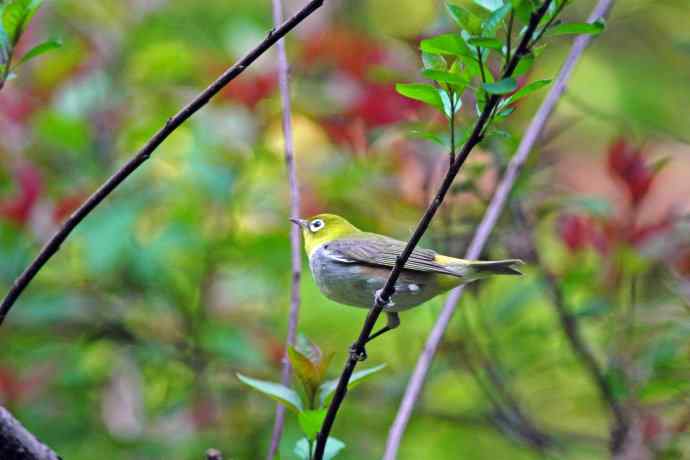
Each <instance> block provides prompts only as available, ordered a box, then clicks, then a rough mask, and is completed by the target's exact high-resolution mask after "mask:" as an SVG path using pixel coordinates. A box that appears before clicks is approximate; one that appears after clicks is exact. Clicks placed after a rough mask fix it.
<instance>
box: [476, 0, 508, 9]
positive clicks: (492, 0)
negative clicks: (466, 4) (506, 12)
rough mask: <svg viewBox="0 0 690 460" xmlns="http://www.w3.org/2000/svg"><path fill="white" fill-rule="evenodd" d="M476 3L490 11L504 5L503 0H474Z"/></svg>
mask: <svg viewBox="0 0 690 460" xmlns="http://www.w3.org/2000/svg"><path fill="white" fill-rule="evenodd" d="M474 3H476V4H477V5H479V6H481V7H482V8H485V9H487V10H489V11H496V10H498V9H499V8H501V7H502V6H503V0H474Z"/></svg>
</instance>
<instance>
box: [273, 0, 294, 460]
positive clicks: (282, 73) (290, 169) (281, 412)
mask: <svg viewBox="0 0 690 460" xmlns="http://www.w3.org/2000/svg"><path fill="white" fill-rule="evenodd" d="M282 21H283V5H282V0H273V22H274V24H280V23H281V22H282ZM276 48H277V51H278V85H279V87H280V101H281V105H282V111H283V120H282V122H283V138H284V140H285V166H286V168H287V174H288V183H289V185H290V217H291V218H292V219H299V217H300V212H299V210H300V195H299V187H298V185H297V170H296V167H295V155H294V143H293V140H292V108H291V104H290V86H289V66H288V61H287V55H286V53H285V40H280V41H279V42H278V44H277V45H276ZM290 253H291V259H292V278H291V283H292V284H291V286H290V313H289V319H288V332H287V345H288V346H289V345H294V343H295V336H296V334H297V320H298V317H299V305H300V292H299V282H300V277H301V276H302V246H301V241H300V227H299V226H298V225H293V224H290ZM280 382H281V383H282V384H283V385H285V386H287V385H288V384H289V383H290V361H289V360H288V357H287V347H286V350H285V355H284V356H283V371H282V376H281V379H280ZM284 423H285V406H283V405H282V404H278V405H277V406H276V416H275V422H274V424H273V433H272V435H271V446H270V448H269V450H268V455H267V457H266V458H267V459H268V460H272V459H273V457H274V456H275V455H276V452H277V451H278V446H279V445H280V438H281V437H282V435H283V425H284Z"/></svg>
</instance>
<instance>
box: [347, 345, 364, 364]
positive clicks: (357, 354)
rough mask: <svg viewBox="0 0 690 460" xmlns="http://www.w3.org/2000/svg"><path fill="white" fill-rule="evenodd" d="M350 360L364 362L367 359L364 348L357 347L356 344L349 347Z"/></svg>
mask: <svg viewBox="0 0 690 460" xmlns="http://www.w3.org/2000/svg"><path fill="white" fill-rule="evenodd" d="M350 358H351V359H353V360H355V361H359V362H362V361H365V360H366V359H367V351H366V350H365V349H364V347H363V346H362V347H358V346H357V344H356V343H353V344H352V345H351V346H350Z"/></svg>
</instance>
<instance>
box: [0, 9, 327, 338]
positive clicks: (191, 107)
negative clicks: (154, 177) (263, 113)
mask: <svg viewBox="0 0 690 460" xmlns="http://www.w3.org/2000/svg"><path fill="white" fill-rule="evenodd" d="M323 2H324V0H312V1H310V2H309V3H308V4H307V5H306V6H305V7H304V8H302V9H301V10H300V11H299V12H298V13H297V14H295V15H294V16H293V17H291V18H290V19H288V20H287V21H285V22H284V23H283V24H282V25H281V26H280V27H278V28H274V29H271V31H270V32H269V33H268V35H267V36H266V38H265V39H264V40H263V41H262V42H261V43H259V45H258V46H257V47H256V48H254V49H253V50H251V51H250V52H249V53H247V54H246V55H245V56H244V57H243V58H241V59H240V60H239V61H237V62H236V63H235V64H234V65H233V66H232V67H230V68H228V69H227V70H226V71H225V72H223V74H222V75H221V76H220V77H218V79H216V80H215V81H214V82H213V83H211V84H210V85H209V86H208V87H207V88H206V89H205V90H204V91H202V92H201V93H200V94H199V95H198V96H196V97H195V98H194V100H193V101H192V102H190V103H189V104H187V105H186V106H184V107H183V108H182V109H181V110H180V111H179V112H177V114H175V115H174V116H173V117H171V118H169V119H168V121H167V122H166V123H165V125H164V126H163V127H162V128H160V129H159V130H158V131H157V132H156V133H155V134H154V135H153V137H151V139H149V141H148V142H147V143H146V144H145V145H144V146H143V147H142V148H141V150H139V151H138V152H137V154H136V155H135V156H134V157H132V159H130V160H129V161H128V162H127V163H125V165H124V166H122V167H121V168H120V169H119V170H118V171H117V172H116V173H115V174H113V175H112V176H110V178H109V179H108V180H107V181H105V183H103V185H101V187H100V188H99V189H98V190H96V191H95V192H94V193H93V194H92V195H91V196H90V197H89V198H88V199H87V200H86V201H85V202H84V203H83V204H82V205H81V206H80V207H79V209H77V210H76V211H75V212H74V213H72V215H71V216H70V217H69V218H68V219H67V221H66V222H65V223H64V224H63V226H62V227H61V228H60V230H58V231H57V232H56V233H55V235H53V236H52V237H51V238H50V240H49V241H48V242H47V243H46V245H45V246H44V247H43V249H41V252H40V253H39V254H38V256H36V258H35V259H34V260H33V261H32V262H31V264H29V266H28V267H27V268H26V269H25V270H24V272H23V273H22V274H21V275H20V276H19V277H18V278H17V279H16V280H15V281H14V283H12V287H11V288H10V290H9V292H8V293H7V296H6V297H5V298H4V299H3V300H2V303H1V304H0V325H2V323H3V322H4V320H5V317H6V316H7V314H8V313H9V311H10V309H11V308H12V305H14V303H15V302H16V301H17V299H18V298H19V296H20V295H21V294H22V292H23V291H24V289H26V287H27V286H28V285H29V283H30V282H31V280H33V279H34V277H35V276H36V274H37V273H38V272H39V271H40V270H41V269H42V268H43V266H44V265H45V264H46V263H47V262H48V261H49V260H50V258H51V257H52V256H53V255H55V253H56V252H57V251H58V250H59V249H60V245H61V244H62V243H63V242H64V241H65V240H66V239H67V237H68V236H69V235H70V233H72V231H73V230H74V229H75V228H76V227H77V226H78V225H79V224H80V223H81V222H82V220H84V218H85V217H86V216H88V215H89V214H90V213H91V211H93V210H94V209H95V208H96V207H97V206H98V205H99V204H101V202H102V201H103V200H104V199H105V198H106V197H107V196H108V195H110V194H111V193H112V192H113V191H114V190H115V189H116V188H117V187H118V186H119V185H120V184H121V183H122V182H123V181H124V180H125V179H127V178H128V177H129V176H130V175H131V174H132V173H133V172H134V171H135V170H137V169H138V168H139V167H140V166H141V165H142V164H143V163H144V162H145V161H146V160H148V159H149V157H150V156H151V154H152V153H153V152H154V151H155V150H156V148H157V147H158V146H159V145H160V144H161V143H162V142H163V141H164V140H165V139H167V138H168V136H170V134H172V132H173V131H175V129H177V128H178V127H179V126H180V125H181V124H182V123H184V122H185V121H186V120H187V119H188V118H190V117H191V116H192V115H194V114H195V113H196V112H197V111H199V110H200V109H201V108H202V107H204V106H205V105H206V104H207V103H208V102H209V101H210V100H211V98H212V97H213V96H215V95H216V94H218V92H219V91H220V90H221V89H223V88H224V87H225V86H226V85H227V84H228V83H230V82H231V81H232V80H234V79H235V78H237V76H239V75H240V74H241V73H242V72H243V71H244V70H245V69H246V68H247V67H249V66H250V65H251V64H252V63H253V62H254V61H256V59H257V58H258V57H259V56H261V55H262V54H263V53H265V52H266V51H267V50H268V49H269V48H270V47H271V46H273V45H274V44H275V43H276V42H277V41H278V40H280V38H282V37H283V36H284V35H285V34H287V33H288V32H290V31H291V30H292V29H294V28H295V27H296V26H297V25H298V24H299V23H300V22H302V21H303V20H304V19H306V18H307V17H308V16H309V15H311V14H312V13H313V12H314V11H316V10H317V9H318V8H319V7H320V6H321V5H322V4H323Z"/></svg>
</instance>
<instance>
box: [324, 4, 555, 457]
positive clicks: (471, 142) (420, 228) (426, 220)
mask: <svg viewBox="0 0 690 460" xmlns="http://www.w3.org/2000/svg"><path fill="white" fill-rule="evenodd" d="M550 4H551V0H545V1H544V3H543V4H542V5H541V6H540V7H539V9H538V10H537V11H536V12H535V13H534V14H532V16H531V17H530V21H529V24H528V25H527V28H526V29H525V33H524V35H523V37H522V40H521V41H520V44H519V45H518V48H517V50H516V51H515V54H514V56H513V58H512V59H511V61H510V62H509V63H508V65H507V66H506V67H505V69H504V71H503V75H502V77H501V78H508V77H510V76H511V75H512V74H513V72H514V71H515V68H516V67H517V64H518V62H519V61H520V59H522V57H523V56H524V55H525V54H527V53H528V52H529V44H530V41H531V39H532V37H533V36H534V33H535V31H536V29H537V26H538V25H539V22H540V21H541V19H542V17H543V16H544V15H545V14H546V11H547V10H548V7H549V5H550ZM501 98H502V96H500V95H495V94H494V95H491V97H490V98H489V100H488V101H487V103H486V106H485V107H484V110H483V111H482V113H481V115H480V116H479V119H478V120H477V122H476V124H475V126H474V129H473V130H472V134H471V135H470V137H469V139H468V140H467V142H466V143H465V145H464V146H463V147H462V149H461V150H460V153H459V154H458V156H457V157H456V158H455V161H454V162H453V164H452V165H451V166H450V167H449V168H448V172H447V173H446V176H445V178H444V179H443V183H442V184H441V186H440V187H439V189H438V192H437V193H436V196H435V197H434V199H433V200H432V202H431V203H430V204H429V207H428V208H427V209H426V211H425V212H424V215H423V216H422V218H421V220H420V221H419V223H418V224H417V228H416V230H415V231H414V233H413V234H412V237H411V238H410V240H409V241H408V242H407V245H406V246H405V249H404V250H403V252H402V254H401V255H400V256H399V257H398V258H397V260H396V263H395V266H394V267H393V269H392V270H391V273H390V275H389V276H388V279H387V281H386V284H385V285H384V287H383V289H382V290H381V291H380V292H379V293H378V294H377V295H376V298H375V300H374V305H373V307H372V309H371V310H369V314H368V315H367V318H366V320H365V322H364V325H363V326H362V330H361V332H360V334H359V338H358V339H357V341H356V342H355V343H354V344H353V345H352V351H353V352H352V353H350V356H349V357H348V360H347V362H346V363H345V367H344V369H343V372H342V374H341V375H340V379H339V380H338V386H337V388H336V391H335V393H334V395H333V399H332V400H331V403H330V405H329V407H328V412H327V414H326V418H325V419H324V422H323V425H322V426H321V430H320V431H319V433H318V435H317V437H316V450H315V452H314V459H315V460H321V459H322V458H323V453H324V450H325V448H326V441H327V439H328V435H329V433H330V432H331V428H332V427H333V422H334V421H335V417H336V415H337V413H338V409H339V408H340V405H341V404H342V402H343V399H345V395H346V394H347V383H348V382H349V380H350V376H351V375H352V372H354V369H355V367H356V366H357V362H358V355H360V354H362V353H363V352H364V345H365V344H366V342H367V340H368V339H369V336H370V335H371V331H372V329H373V328H374V324H375V323H376V320H377V319H378V317H379V315H380V314H381V311H382V310H383V308H384V306H385V305H387V304H388V302H389V301H390V299H391V298H392V296H393V294H394V293H395V282H396V281H397V280H398V277H399V276H400V273H401V271H402V269H403V267H404V266H405V263H406V262H407V260H408V259H409V257H410V255H411V254H412V251H413V250H414V248H415V247H416V246H417V244H418V243H419V240H420V239H421V238H422V236H423V235H424V233H425V232H426V230H427V228H428V227H429V224H430V223H431V220H432V219H433V217H434V215H435V214H436V211H437V210H438V208H439V207H440V206H441V203H443V199H444V198H445V196H446V193H447V192H448V190H449V189H450V187H451V185H452V184H453V180H454V179H455V177H456V176H457V174H458V172H459V171H460V168H461V167H462V165H463V164H464V163H465V160H466V159H467V156H468V155H469V154H470V152H471V151H472V149H473V148H474V147H475V146H476V145H477V144H478V143H479V142H481V140H482V136H483V133H484V128H485V127H486V125H487V123H488V122H489V119H490V117H491V114H492V113H493V110H494V108H496V106H497V105H498V103H499V101H500V100H501Z"/></svg>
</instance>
